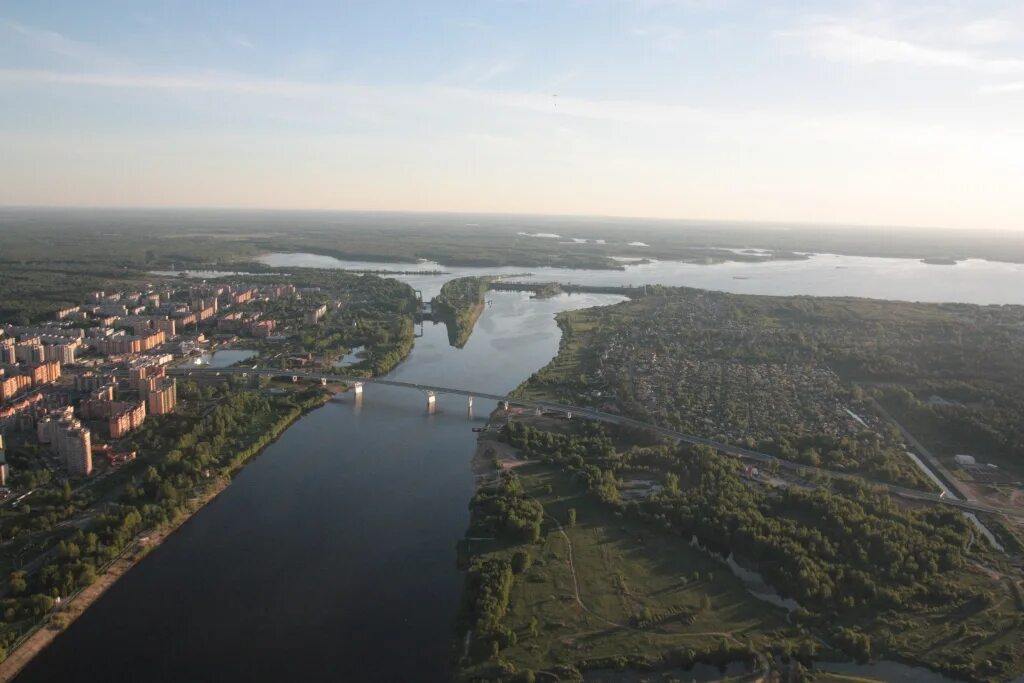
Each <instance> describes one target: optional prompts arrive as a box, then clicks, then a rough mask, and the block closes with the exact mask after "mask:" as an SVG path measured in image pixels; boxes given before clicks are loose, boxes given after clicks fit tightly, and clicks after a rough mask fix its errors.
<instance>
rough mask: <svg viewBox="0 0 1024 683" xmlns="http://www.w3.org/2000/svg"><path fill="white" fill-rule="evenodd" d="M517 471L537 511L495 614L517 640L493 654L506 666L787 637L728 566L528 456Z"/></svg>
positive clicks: (655, 656) (757, 643)
mask: <svg viewBox="0 0 1024 683" xmlns="http://www.w3.org/2000/svg"><path fill="white" fill-rule="evenodd" d="M517 474H518V475H519V476H520V478H521V480H522V482H523V485H524V488H525V489H526V491H527V492H528V493H529V494H530V495H531V496H533V497H534V498H536V499H537V500H539V501H540V502H541V503H542V504H543V505H544V510H545V514H546V515H547V517H546V519H545V529H544V531H545V534H544V536H543V537H542V540H541V542H540V543H539V544H537V545H534V546H531V556H532V557H533V564H532V565H531V566H530V568H528V569H527V570H526V571H525V572H523V574H521V575H520V576H518V577H516V580H515V584H514V586H513V589H512V595H511V600H510V607H509V612H508V615H507V617H506V618H505V620H504V623H505V624H507V625H508V626H509V627H511V628H512V629H513V630H514V631H515V632H516V634H517V636H518V641H517V643H516V644H515V645H513V646H511V647H509V648H508V649H506V650H503V651H502V653H501V656H502V657H503V658H504V659H506V660H507V661H509V662H511V663H513V664H514V665H515V666H516V668H518V669H520V670H522V669H536V670H540V669H545V668H547V667H550V666H552V665H555V664H571V665H577V666H579V665H584V666H585V665H586V663H587V662H595V661H597V660H603V659H607V658H616V657H628V658H630V659H632V660H634V661H635V660H637V659H643V660H647V661H650V662H651V663H652V664H657V663H658V662H660V661H661V658H662V656H663V655H664V654H665V653H666V652H670V651H678V650H686V649H693V650H695V651H698V652H699V651H701V650H711V649H717V648H719V647H721V646H723V645H726V646H730V647H734V648H735V647H740V648H745V647H747V646H748V645H753V646H754V647H755V648H760V647H762V646H767V644H768V643H769V642H772V643H778V642H779V641H780V640H783V639H785V638H786V637H787V635H788V631H789V627H788V626H787V624H786V622H785V614H784V612H782V611H781V610H778V609H776V608H774V607H771V606H769V605H767V604H766V603H762V602H760V601H758V600H756V599H754V598H753V597H752V596H750V595H749V594H748V593H747V592H746V590H745V589H744V587H743V585H742V584H741V583H740V581H739V580H738V579H737V578H735V577H734V576H733V575H732V574H731V573H730V572H729V569H728V567H726V566H725V565H724V564H722V563H721V562H718V561H716V560H714V559H712V558H710V557H709V556H707V555H706V554H705V553H703V552H702V551H700V550H698V549H695V548H691V547H690V546H689V545H688V544H687V543H686V542H684V541H683V539H680V538H678V537H672V536H668V535H662V534H661V533H658V532H653V533H652V531H651V529H650V528H648V527H644V526H641V525H639V524H637V523H636V522H632V521H629V520H625V519H623V518H620V517H617V516H615V515H614V514H613V513H612V512H610V511H608V510H606V509H604V508H602V507H601V506H600V504H599V503H598V502H597V501H596V500H594V499H593V498H592V497H591V496H588V495H586V494H585V493H584V492H583V491H582V489H580V488H578V487H577V486H575V485H574V483H573V482H572V481H571V480H570V479H569V477H568V475H566V474H563V473H561V472H558V471H557V470H555V469H553V468H550V467H546V466H544V465H541V464H529V465H525V466H523V467H520V468H518V469H517ZM570 508H573V509H575V510H576V515H577V522H576V524H575V526H570V525H569V524H568V522H567V520H568V517H569V509H570ZM555 520H557V521H558V522H559V523H560V524H561V530H560V529H559V524H556V521H555ZM570 548H571V549H570ZM476 550H477V552H478V553H479V552H481V551H485V550H486V549H484V548H482V547H480V546H478V547H477V549H476ZM492 552H493V554H495V555H509V556H510V555H511V554H512V552H513V551H512V550H508V549H497V550H493V551H492ZM573 568H575V573H576V578H577V581H578V584H579V598H580V600H581V601H582V606H581V605H580V603H579V602H577V599H576V586H575V583H574V580H573ZM708 601H710V605H708ZM534 619H536V624H535V628H533V629H531V621H532V620H534ZM638 619H639V620H641V621H639V622H638ZM640 623H642V624H643V625H642V626H641V625H639V624H640ZM531 631H532V633H533V634H535V635H532V634H531ZM467 673H471V672H467Z"/></svg>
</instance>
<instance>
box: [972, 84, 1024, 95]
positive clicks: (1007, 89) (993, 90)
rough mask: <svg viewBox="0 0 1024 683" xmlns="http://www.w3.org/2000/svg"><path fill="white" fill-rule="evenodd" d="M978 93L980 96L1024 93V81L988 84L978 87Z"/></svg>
mask: <svg viewBox="0 0 1024 683" xmlns="http://www.w3.org/2000/svg"><path fill="white" fill-rule="evenodd" d="M978 92H979V93H980V94H982V95H1010V94H1013V93H1018V92H1024V81H1016V82H1014V83H989V84H986V85H982V86H980V87H979V88H978Z"/></svg>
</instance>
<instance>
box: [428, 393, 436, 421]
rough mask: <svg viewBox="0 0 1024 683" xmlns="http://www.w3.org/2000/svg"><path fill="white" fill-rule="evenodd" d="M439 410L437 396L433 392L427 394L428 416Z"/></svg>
mask: <svg viewBox="0 0 1024 683" xmlns="http://www.w3.org/2000/svg"><path fill="white" fill-rule="evenodd" d="M435 410H437V394H435V393H434V392H433V391H428V392H427V415H433V414H434V411H435Z"/></svg>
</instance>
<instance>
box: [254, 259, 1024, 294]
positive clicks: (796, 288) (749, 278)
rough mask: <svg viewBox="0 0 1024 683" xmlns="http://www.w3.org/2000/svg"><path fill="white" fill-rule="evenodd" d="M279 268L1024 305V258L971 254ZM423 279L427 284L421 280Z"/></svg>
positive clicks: (282, 262) (308, 262)
mask: <svg viewBox="0 0 1024 683" xmlns="http://www.w3.org/2000/svg"><path fill="white" fill-rule="evenodd" d="M262 261H263V262H264V263H266V264H268V265H272V266H283V267H289V266H307V267H312V268H346V269H350V270H358V269H365V268H381V269H387V270H414V269H421V270H425V271H429V270H437V269H441V270H445V271H448V272H450V273H451V275H449V276H448V277H459V276H462V275H479V274H498V275H510V274H516V273H523V272H526V271H529V272H531V273H532V275H531V276H529V277H520V278H515V279H516V280H521V281H524V282H527V281H534V282H548V281H557V282H571V283H574V284H581V285H643V284H651V285H675V286H684V287H699V288H702V289H714V290H719V291H723V292H733V293H735V294H777V295H785V296H788V295H798V294H807V295H814V296H860V297H868V298H872V299H895V300H899V301H926V302H933V303H935V302H950V301H955V302H961V303H972V304H1024V264H1020V263H996V262H992V261H981V260H976V259H975V260H969V261H962V262H960V263H958V264H957V265H955V266H932V265H927V264H925V263H921V262H920V261H918V260H914V259H896V258H872V257H864V256H839V255H835V254H813V255H811V257H810V258H808V259H807V260H803V261H764V262H761V263H745V262H738V261H730V262H726V263H717V264H713V265H701V264H695V263H680V262H677V261H655V262H652V263H646V264H640V265H627V266H626V268H625V270H618V271H616V270H571V269H567V268H521V267H509V268H455V267H449V266H441V265H438V264H437V263H433V262H429V261H424V262H421V263H419V264H409V263H373V264H367V263H366V262H361V261H340V260H338V259H335V258H331V257H330V256H317V255H315V254H280V253H279V254H268V255H267V256H265V257H263V259H262ZM402 279H404V280H406V281H407V282H409V284H411V285H413V286H414V287H417V288H421V289H424V292H423V295H424V296H425V297H426V296H428V292H427V289H430V288H431V287H432V286H433V284H434V282H435V281H437V280H438V278H437V277H436V276H422V277H417V276H408V277H403V278H402ZM420 285H422V287H421V286H420Z"/></svg>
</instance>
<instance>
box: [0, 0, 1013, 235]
mask: <svg viewBox="0 0 1024 683" xmlns="http://www.w3.org/2000/svg"><path fill="white" fill-rule="evenodd" d="M0 205H8V206H12V205H13V206H170V207H186V206H187V207H247V208H295V209H379V210H407V211H418V210H422V211H470V212H499V213H506V212H508V213H550V214H580V215H612V216H650V217H664V218H689V219H728V220H751V221H783V222H785V221H793V222H802V223H843V224H874V225H917V226H935V227H957V228H986V229H1009V230H1019V231H1024V3H1022V2H1020V1H1019V0H1012V1H1002V2H996V1H990V0H967V1H962V2H960V1H958V2H953V1H945V0H933V1H918V0H892V1H887V0H875V1H868V2H842V1H838V0H837V1H832V2H816V1H814V0H806V1H800V2H798V1H793V2H767V1H764V0H756V1H754V0H751V1H743V0H474V1H466V2H446V1H443V0H438V1H435V2H428V1H427V0H409V1H407V2H391V1H389V0H373V1H371V0H366V1H359V2H354V1H352V2H345V1H339V0H332V1H327V0H309V1H306V0H293V1H292V2H288V3H281V2H277V1H276V0H275V1H271V0H250V1H248V2H223V1H220V0H173V1H172V0H150V1H148V2H145V3H140V2H137V1H136V0H123V1H112V0H90V1H89V2H82V1H81V0H70V1H63V0H24V1H22V0H0Z"/></svg>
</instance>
